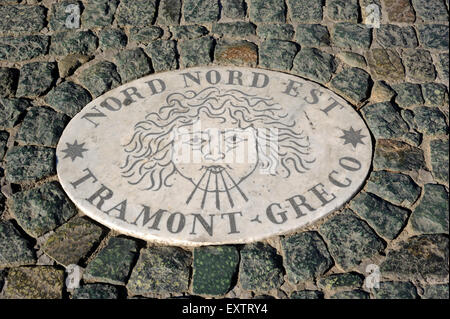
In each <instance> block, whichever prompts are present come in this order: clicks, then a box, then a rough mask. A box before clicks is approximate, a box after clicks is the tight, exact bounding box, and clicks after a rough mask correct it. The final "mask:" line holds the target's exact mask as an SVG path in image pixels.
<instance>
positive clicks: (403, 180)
mask: <svg viewBox="0 0 450 319" xmlns="http://www.w3.org/2000/svg"><path fill="white" fill-rule="evenodd" d="M366 187H367V188H366V190H367V191H368V192H370V193H373V194H375V195H377V196H379V197H381V198H384V199H385V200H387V201H389V202H391V203H393V204H394V205H402V206H407V207H410V206H411V205H412V204H414V203H415V201H416V200H417V198H418V197H419V195H420V187H419V186H418V185H417V184H416V183H415V182H414V181H413V179H412V178H411V177H409V176H408V175H403V174H398V173H392V172H388V171H373V172H372V173H371V174H370V177H369V179H368V181H367V186H366Z"/></svg>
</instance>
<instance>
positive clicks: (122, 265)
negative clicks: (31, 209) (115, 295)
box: [83, 237, 137, 285]
mask: <svg viewBox="0 0 450 319" xmlns="http://www.w3.org/2000/svg"><path fill="white" fill-rule="evenodd" d="M136 254H137V243H136V242H135V241H134V240H131V239H127V238H120V237H112V238H110V239H109V241H108V244H107V246H106V247H105V248H103V249H102V250H101V251H100V252H99V253H98V255H97V256H95V257H94V259H92V260H91V261H90V263H89V264H88V265H87V267H86V269H85V271H84V273H83V279H84V280H86V281H88V282H105V283H109V284H114V285H125V284H126V283H127V280H128V277H129V275H130V272H131V266H132V264H133V262H134V260H135V257H136Z"/></svg>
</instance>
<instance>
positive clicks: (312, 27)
mask: <svg viewBox="0 0 450 319" xmlns="http://www.w3.org/2000/svg"><path fill="white" fill-rule="evenodd" d="M295 35H296V41H297V42H298V43H300V45H301V46H307V47H327V46H329V45H330V34H329V32H328V29H327V27H326V26H323V25H320V24H299V25H297V29H296V31H295Z"/></svg>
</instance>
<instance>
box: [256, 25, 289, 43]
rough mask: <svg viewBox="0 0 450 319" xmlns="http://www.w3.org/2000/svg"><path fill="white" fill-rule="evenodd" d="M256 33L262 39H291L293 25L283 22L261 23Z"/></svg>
mask: <svg viewBox="0 0 450 319" xmlns="http://www.w3.org/2000/svg"><path fill="white" fill-rule="evenodd" d="M256 33H257V34H258V36H259V37H260V38H262V39H278V40H292V38H293V36H294V27H293V26H292V25H291V24H285V23H271V24H262V25H259V26H258V28H257V29H256Z"/></svg>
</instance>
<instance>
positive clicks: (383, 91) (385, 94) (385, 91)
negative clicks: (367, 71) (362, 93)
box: [370, 81, 395, 103]
mask: <svg viewBox="0 0 450 319" xmlns="http://www.w3.org/2000/svg"><path fill="white" fill-rule="evenodd" d="M394 96H395V91H394V90H393V89H392V88H391V87H390V86H389V85H387V84H386V82H384V81H376V82H375V83H374V84H373V87H372V92H371V95H370V99H371V101H372V102H374V103H380V102H388V101H391V100H392V98H393V97H394Z"/></svg>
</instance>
